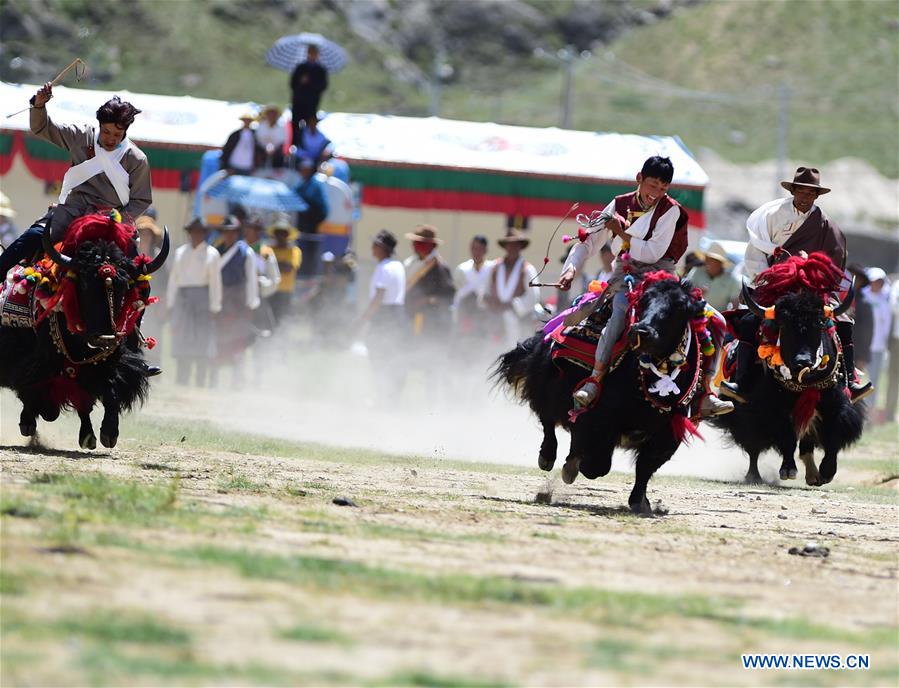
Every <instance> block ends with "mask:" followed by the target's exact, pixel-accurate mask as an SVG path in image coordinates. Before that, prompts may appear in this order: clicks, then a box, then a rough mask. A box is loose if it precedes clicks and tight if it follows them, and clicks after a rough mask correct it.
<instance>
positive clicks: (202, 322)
mask: <svg viewBox="0 0 899 688" xmlns="http://www.w3.org/2000/svg"><path fill="white" fill-rule="evenodd" d="M184 229H185V231H186V232H187V237H188V243H186V244H184V245H183V246H179V247H178V249H177V250H176V251H175V259H174V261H173V263H172V268H171V275H170V277H169V284H168V290H167V292H166V308H167V310H168V311H169V312H170V313H171V323H172V327H171V337H172V353H173V355H174V357H175V361H176V363H177V370H176V376H175V381H176V383H177V384H179V385H189V384H190V378H191V372H192V368H193V367H196V384H197V386H198V387H204V386H205V385H206V381H207V373H208V372H209V363H210V361H211V360H212V359H213V358H214V357H215V355H216V341H215V321H214V318H215V316H216V314H217V313H219V312H220V311H221V310H222V277H221V272H220V269H221V258H219V253H218V251H216V250H215V249H214V248H213V247H212V246H210V245H209V244H208V243H207V242H206V238H207V235H208V230H207V228H206V226H205V225H204V224H203V221H202V220H200V219H199V218H197V219H194V220H192V221H191V222H190V224H188V225H187V227H185V228H184Z"/></svg>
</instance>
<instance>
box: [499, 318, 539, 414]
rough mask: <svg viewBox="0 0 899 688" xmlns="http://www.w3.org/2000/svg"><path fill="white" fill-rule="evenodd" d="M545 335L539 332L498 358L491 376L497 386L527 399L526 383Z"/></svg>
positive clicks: (522, 398)
mask: <svg viewBox="0 0 899 688" xmlns="http://www.w3.org/2000/svg"><path fill="white" fill-rule="evenodd" d="M542 344H543V335H542V334H537V335H534V336H533V337H531V338H529V339H525V340H524V341H523V342H518V344H517V345H516V346H515V348H514V349H512V350H511V351H507V352H506V353H504V354H502V355H501V356H500V357H499V358H497V359H496V363H494V365H493V370H492V372H491V373H490V377H491V379H492V380H493V382H494V385H495V386H504V387H507V388H508V389H509V390H510V391H511V392H512V393H513V394H514V395H515V396H516V397H518V398H519V399H521V400H522V401H524V400H526V394H525V385H526V383H527V380H528V376H529V373H530V370H531V366H532V365H533V359H534V355H535V354H538V353H539V350H540V348H541V345H542Z"/></svg>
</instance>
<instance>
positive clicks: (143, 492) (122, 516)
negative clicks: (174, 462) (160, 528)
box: [33, 473, 178, 523]
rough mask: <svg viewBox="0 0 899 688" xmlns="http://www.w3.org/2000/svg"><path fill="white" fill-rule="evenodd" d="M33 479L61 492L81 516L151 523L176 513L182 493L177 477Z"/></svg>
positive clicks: (50, 476)
mask: <svg viewBox="0 0 899 688" xmlns="http://www.w3.org/2000/svg"><path fill="white" fill-rule="evenodd" d="M33 482H34V483H35V484H37V485H46V486H47V487H46V488H44V489H47V490H49V491H50V492H51V493H53V494H57V495H59V496H61V497H62V498H63V499H64V500H65V502H66V506H67V507H68V508H72V509H75V510H76V511H77V515H78V517H79V520H109V521H117V522H125V523H147V522H149V521H151V520H152V519H153V517H155V516H158V515H160V514H170V513H172V512H173V510H174V508H175V502H176V500H177V497H178V480H177V479H173V480H170V481H169V482H168V483H167V484H165V485H151V484H147V483H143V482H139V481H136V480H125V479H122V478H110V477H108V476H106V475H103V474H102V473H78V474H70V473H54V474H42V475H40V476H37V477H36V479H34V480H33Z"/></svg>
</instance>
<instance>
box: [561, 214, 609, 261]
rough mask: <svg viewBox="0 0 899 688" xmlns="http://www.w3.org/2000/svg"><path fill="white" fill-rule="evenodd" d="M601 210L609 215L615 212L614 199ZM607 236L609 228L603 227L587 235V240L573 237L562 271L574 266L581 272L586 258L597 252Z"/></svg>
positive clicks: (606, 241) (604, 243)
mask: <svg viewBox="0 0 899 688" xmlns="http://www.w3.org/2000/svg"><path fill="white" fill-rule="evenodd" d="M603 212H604V213H607V214H609V215H614V214H615V200H614V199H613V200H612V202H611V203H609V204H608V205H607V206H606V207H605V208H603ZM609 238H610V235H609V230H607V229H605V228H603V229H601V230H599V231H598V232H594V233H593V234H591V235H590V236H589V237H587V241H585V242H584V243H581V242H580V241H578V240H577V239H575V244H574V246H572V247H571V251H569V252H568V258H566V259H565V265H563V266H562V272H565V271H566V270H567V269H568V268H569V267H574V269H575V271H576V274H578V275H579V274H581V272H582V271H583V269H584V263H586V262H587V259H588V258H592V257H593V256H595V255H596V254H597V253H599V249H601V248H602V247H603V246H605V245H606V244H607V243H609Z"/></svg>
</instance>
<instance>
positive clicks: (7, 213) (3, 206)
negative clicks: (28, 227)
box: [0, 191, 16, 218]
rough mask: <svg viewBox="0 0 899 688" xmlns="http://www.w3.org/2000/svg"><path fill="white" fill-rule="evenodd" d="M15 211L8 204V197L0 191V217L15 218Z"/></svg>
mask: <svg viewBox="0 0 899 688" xmlns="http://www.w3.org/2000/svg"><path fill="white" fill-rule="evenodd" d="M15 216H16V211H15V210H13V209H12V206H11V205H10V203H9V196H7V195H6V194H5V193H3V192H2V191H0V217H10V218H12V217H15Z"/></svg>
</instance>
